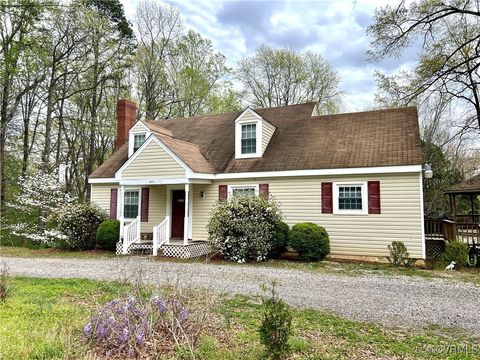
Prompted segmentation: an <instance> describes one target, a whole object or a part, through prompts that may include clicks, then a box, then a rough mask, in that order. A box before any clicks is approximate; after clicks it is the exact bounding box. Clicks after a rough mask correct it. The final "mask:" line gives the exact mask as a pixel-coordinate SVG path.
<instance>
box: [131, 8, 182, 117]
mask: <svg viewBox="0 0 480 360" xmlns="http://www.w3.org/2000/svg"><path fill="white" fill-rule="evenodd" d="M135 24H136V29H137V32H138V50H137V55H136V60H135V64H136V68H135V74H136V77H137V86H138V93H139V100H140V104H141V108H140V110H141V111H143V112H144V113H145V117H146V118H147V119H157V118H159V117H161V114H162V113H163V114H164V115H163V117H168V116H169V111H168V109H169V107H170V106H171V105H172V104H173V103H174V101H175V100H174V99H175V94H174V92H173V90H172V87H171V81H170V79H169V71H170V69H169V68H168V66H169V64H170V59H171V53H170V52H171V49H172V47H173V46H174V42H175V41H176V40H177V39H178V38H179V37H180V36H181V32H182V30H183V22H182V19H181V17H180V12H179V11H178V9H177V8H176V7H174V6H172V5H167V4H163V3H159V2H153V1H148V0H147V1H142V2H140V3H139V5H138V7H137V13H136V17H135ZM165 113H166V115H165Z"/></svg>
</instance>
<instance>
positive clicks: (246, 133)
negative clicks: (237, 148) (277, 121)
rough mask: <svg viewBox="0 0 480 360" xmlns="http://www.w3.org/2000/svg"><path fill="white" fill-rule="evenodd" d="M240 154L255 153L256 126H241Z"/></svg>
mask: <svg viewBox="0 0 480 360" xmlns="http://www.w3.org/2000/svg"><path fill="white" fill-rule="evenodd" d="M241 152H242V154H254V153H256V152H257V125H256V124H245V125H242V149H241Z"/></svg>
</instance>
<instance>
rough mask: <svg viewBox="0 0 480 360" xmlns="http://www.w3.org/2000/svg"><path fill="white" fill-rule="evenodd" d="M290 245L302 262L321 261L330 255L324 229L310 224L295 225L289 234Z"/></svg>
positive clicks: (328, 242)
mask: <svg viewBox="0 0 480 360" xmlns="http://www.w3.org/2000/svg"><path fill="white" fill-rule="evenodd" d="M290 245H291V246H292V248H294V249H295V250H296V251H297V252H298V255H299V256H300V258H301V259H302V260H323V259H324V258H325V257H326V256H327V255H328V254H329V253H330V239H329V238H328V233H327V231H326V230H325V228H323V227H321V226H318V225H317V224H314V223H311V222H305V223H300V224H296V225H294V226H293V227H292V231H291V233H290Z"/></svg>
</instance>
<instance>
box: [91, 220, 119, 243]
mask: <svg viewBox="0 0 480 360" xmlns="http://www.w3.org/2000/svg"><path fill="white" fill-rule="evenodd" d="M119 237H120V221H118V220H114V219H107V220H104V221H103V222H102V223H101V224H100V225H99V226H98V229H97V246H98V247H99V248H100V249H103V250H111V251H115V249H116V246H117V241H118V239H119Z"/></svg>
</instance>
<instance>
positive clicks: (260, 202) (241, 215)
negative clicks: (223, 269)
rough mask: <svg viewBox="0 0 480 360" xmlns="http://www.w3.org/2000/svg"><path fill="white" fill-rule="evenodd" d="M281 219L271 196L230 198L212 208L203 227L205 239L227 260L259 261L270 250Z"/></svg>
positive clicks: (263, 258) (265, 257)
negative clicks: (205, 234)
mask: <svg viewBox="0 0 480 360" xmlns="http://www.w3.org/2000/svg"><path fill="white" fill-rule="evenodd" d="M281 220H282V213H281V211H280V208H279V206H278V204H277V202H276V201H275V199H273V198H272V197H270V198H268V199H265V198H263V197H256V196H255V197H254V196H240V197H234V198H232V199H230V200H226V201H220V202H217V204H216V205H215V207H214V208H213V210H212V212H211V214H210V219H209V221H208V225H207V228H208V232H209V239H210V242H211V243H212V246H213V247H214V248H216V249H218V250H219V251H220V252H221V253H222V254H223V256H224V257H225V259H227V260H230V261H236V262H245V261H263V260H266V259H267V257H268V255H269V253H270V250H271V249H272V247H273V242H274V234H275V225H276V224H277V223H279V222H280V221H281Z"/></svg>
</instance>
